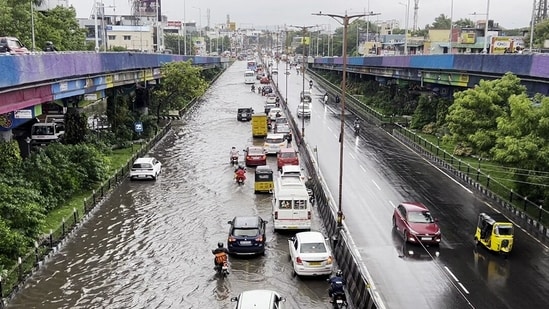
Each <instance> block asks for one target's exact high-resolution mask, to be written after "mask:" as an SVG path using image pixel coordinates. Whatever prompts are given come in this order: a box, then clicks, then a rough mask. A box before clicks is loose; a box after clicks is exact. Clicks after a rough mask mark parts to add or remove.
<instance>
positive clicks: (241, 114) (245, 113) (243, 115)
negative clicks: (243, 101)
mask: <svg viewBox="0 0 549 309" xmlns="http://www.w3.org/2000/svg"><path fill="white" fill-rule="evenodd" d="M253 113H254V110H253V109H252V108H251V107H242V108H239V109H238V110H237V114H236V120H238V121H250V120H252V115H253Z"/></svg>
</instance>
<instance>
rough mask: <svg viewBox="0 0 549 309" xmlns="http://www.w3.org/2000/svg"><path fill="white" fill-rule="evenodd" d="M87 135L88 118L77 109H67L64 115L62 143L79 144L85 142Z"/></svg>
mask: <svg viewBox="0 0 549 309" xmlns="http://www.w3.org/2000/svg"><path fill="white" fill-rule="evenodd" d="M87 133H88V118H87V117H86V115H85V114H84V113H83V112H82V110H81V109H78V108H69V109H68V111H67V113H66V114H65V136H64V137H63V141H64V142H65V143H66V144H72V145H74V144H80V143H82V142H84V141H85V140H86V134H87Z"/></svg>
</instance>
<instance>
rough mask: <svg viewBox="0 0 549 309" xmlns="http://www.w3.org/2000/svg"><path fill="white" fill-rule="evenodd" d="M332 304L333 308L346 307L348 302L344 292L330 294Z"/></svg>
mask: <svg viewBox="0 0 549 309" xmlns="http://www.w3.org/2000/svg"><path fill="white" fill-rule="evenodd" d="M331 302H332V306H333V308H335V309H339V308H347V307H348V306H349V304H348V303H347V300H346V297H345V293H334V295H332V301H331Z"/></svg>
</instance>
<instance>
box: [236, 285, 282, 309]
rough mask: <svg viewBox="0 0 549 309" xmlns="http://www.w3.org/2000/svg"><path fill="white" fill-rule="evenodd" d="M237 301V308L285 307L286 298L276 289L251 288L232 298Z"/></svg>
mask: <svg viewBox="0 0 549 309" xmlns="http://www.w3.org/2000/svg"><path fill="white" fill-rule="evenodd" d="M231 301H232V302H236V306H235V309H284V305H283V303H284V302H285V301H286V299H285V298H284V297H282V296H280V294H278V293H277V292H275V291H271V290H251V291H244V292H242V293H240V295H238V296H237V297H233V298H231Z"/></svg>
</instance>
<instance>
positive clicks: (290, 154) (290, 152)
mask: <svg viewBox="0 0 549 309" xmlns="http://www.w3.org/2000/svg"><path fill="white" fill-rule="evenodd" d="M276 164H277V166H278V170H281V169H282V167H283V166H284V165H299V157H298V156H297V151H296V150H295V149H293V148H280V151H279V152H278V154H277V155H276Z"/></svg>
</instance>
